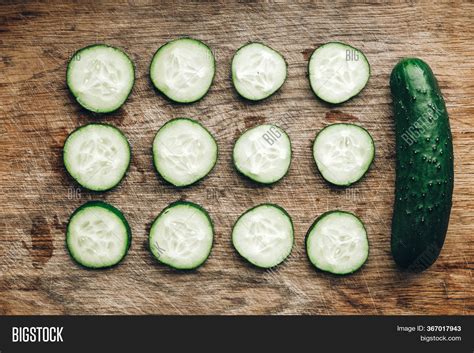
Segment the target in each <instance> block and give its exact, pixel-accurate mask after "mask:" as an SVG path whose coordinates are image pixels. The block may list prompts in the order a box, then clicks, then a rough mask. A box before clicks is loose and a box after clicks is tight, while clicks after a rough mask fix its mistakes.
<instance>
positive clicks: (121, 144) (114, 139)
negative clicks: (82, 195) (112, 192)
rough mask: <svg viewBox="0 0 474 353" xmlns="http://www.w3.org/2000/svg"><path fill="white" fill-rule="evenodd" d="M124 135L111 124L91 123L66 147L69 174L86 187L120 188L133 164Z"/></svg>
mask: <svg viewBox="0 0 474 353" xmlns="http://www.w3.org/2000/svg"><path fill="white" fill-rule="evenodd" d="M130 158H131V150H130V145H129V143H128V141H127V138H126V137H125V135H124V134H123V133H122V132H121V131H120V130H119V129H117V128H116V127H114V126H112V125H108V124H100V123H91V124H87V125H84V126H81V127H79V128H77V129H76V130H74V131H73V132H72V133H71V134H70V135H69V136H68V138H67V139H66V142H65V143H64V147H63V161H64V166H65V167H66V170H67V171H68V173H69V174H70V175H71V176H72V177H73V178H74V179H75V180H76V181H77V182H78V183H79V184H80V185H81V186H83V187H84V188H86V189H89V190H93V191H106V190H109V189H112V188H113V187H115V186H117V185H118V184H119V183H120V181H121V180H122V179H123V177H124V176H125V173H126V172H127V170H128V167H129V165H130Z"/></svg>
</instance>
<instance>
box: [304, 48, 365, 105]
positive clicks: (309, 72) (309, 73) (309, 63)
mask: <svg viewBox="0 0 474 353" xmlns="http://www.w3.org/2000/svg"><path fill="white" fill-rule="evenodd" d="M330 44H340V45H345V46H346V47H349V48H351V49H353V50H356V51H357V52H358V53H360V54H361V55H362V57H363V58H364V60H365V62H366V63H367V66H368V68H369V78H368V79H367V82H366V83H365V85H364V87H362V89H361V90H360V91H359V92H357V93H355V94H354V95H352V96H350V97H349V98H347V99H346V100H345V101H342V102H336V103H334V102H329V101H327V100H324V99H322V98H321V97H320V96H318V94H317V93H316V92H315V91H314V89H313V86H312V85H311V69H310V68H311V59H312V57H313V55H314V54H315V53H316V51H317V50H318V49H320V48H322V47H324V46H326V45H330ZM307 67H308V74H307V76H308V83H309V88H310V89H311V91H312V92H313V93H314V95H315V96H316V97H317V98H318V99H320V100H321V101H323V102H325V103H328V104H331V105H337V104H342V103H345V102H347V101H349V100H351V99H352V98H354V97H355V96H357V95H358V94H359V93H360V92H362V91H363V90H364V88H365V87H366V86H367V83H369V80H370V76H371V75H372V72H371V67H370V63H369V60H368V59H367V57H366V56H365V54H364V52H363V51H362V50H360V49H357V48H355V47H353V46H352V45H349V44H347V43H343V42H336V41H334V42H327V43H324V44H321V45H320V46H319V47H317V48H316V49H314V51H313V52H312V53H311V56H310V57H309V60H308V66H307Z"/></svg>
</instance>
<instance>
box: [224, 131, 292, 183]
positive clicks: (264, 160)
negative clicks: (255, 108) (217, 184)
mask: <svg viewBox="0 0 474 353" xmlns="http://www.w3.org/2000/svg"><path fill="white" fill-rule="evenodd" d="M232 157H233V161H234V165H235V167H236V169H237V170H238V171H239V172H240V173H241V174H243V175H245V176H246V177H248V178H249V179H251V180H253V181H256V182H258V183H261V184H272V183H275V182H277V181H278V180H280V179H281V178H283V177H284V176H285V175H286V173H287V172H288V169H289V168H290V163H291V142H290V138H289V137H288V135H287V134H286V132H285V131H284V130H283V129H281V128H279V127H278V126H276V125H270V124H264V125H259V126H256V127H254V128H251V129H249V130H247V131H246V132H244V133H243V134H242V135H241V136H240V137H239V138H238V140H237V142H236V143H235V145H234V150H233V153H232Z"/></svg>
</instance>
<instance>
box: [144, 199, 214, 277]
mask: <svg viewBox="0 0 474 353" xmlns="http://www.w3.org/2000/svg"><path fill="white" fill-rule="evenodd" d="M179 205H185V206H189V207H194V208H195V209H197V210H199V211H201V212H202V213H204V214H205V215H206V217H207V219H208V220H209V224H210V225H211V229H212V243H211V248H210V250H209V254H208V255H207V257H206V258H205V259H204V260H203V261H202V262H201V263H198V264H196V266H194V267H191V268H189V267H184V268H182V267H176V266H173V265H171V264H169V263H165V262H162V261H161V260H160V259H159V258H158V257H157V256H156V255H155V253H154V252H153V250H152V246H153V244H152V243H151V230H152V229H153V226H154V225H155V223H156V221H157V220H158V219H159V218H160V217H161V215H162V214H164V213H165V212H166V211H168V210H169V209H170V208H173V207H175V206H179ZM213 247H214V223H213V222H212V219H211V216H209V213H208V212H207V211H206V209H204V208H203V207H202V206H200V205H198V204H196V203H194V202H190V201H183V200H178V201H175V202H172V203H170V204H169V205H168V206H166V207H165V208H164V209H163V210H162V211H161V212H160V214H159V215H158V216H156V218H155V219H154V221H153V223H152V224H151V227H150V232H149V233H148V248H149V250H150V252H151V254H152V255H153V258H154V259H155V260H156V261H158V262H159V263H160V264H163V265H166V266H169V267H170V268H173V269H175V270H178V271H193V270H196V269H197V268H198V267H201V266H202V265H203V264H204V263H205V262H206V261H207V259H209V256H211V252H212V248H213Z"/></svg>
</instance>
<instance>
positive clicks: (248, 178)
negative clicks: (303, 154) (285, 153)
mask: <svg viewBox="0 0 474 353" xmlns="http://www.w3.org/2000/svg"><path fill="white" fill-rule="evenodd" d="M261 125H273V126H275V127H276V128H278V129H279V130H281V131H282V132H283V133H284V134H285V135H286V137H287V138H288V141H289V142H290V165H289V166H288V169H287V171H286V173H285V174H283V175H282V176H281V178H279V179H277V180H274V181H271V182H268V183H266V182H263V181H258V180H256V179H253V178H252V177H250V176H249V175H247V174H245V173H244V172H243V171H241V170H240V169H239V168H238V167H237V162H236V161H235V158H234V150H235V146H236V145H237V142H238V141H239V139H240V138H241V137H242V136H244V135H245V134H246V133H247V132H249V131H250V130H252V129H255V128H257V127H259V126H261ZM261 125H256V126H253V127H251V128H248V129H247V130H245V131H244V132H243V133H242V134H240V136H239V137H238V138H237V140H235V142H234V147H232V164H233V165H234V168H235V170H236V171H237V173H238V174H239V175H241V176H243V177H244V178H245V179H247V180H249V181H250V182H251V183H253V184H254V185H255V186H262V185H265V186H271V185H273V184H276V183H278V182H279V181H280V180H282V179H283V178H285V177H286V176H287V174H288V173H289V172H290V168H291V161H292V159H293V145H292V144H291V139H290V135H288V134H287V132H286V131H285V130H283V128H281V127H279V126H278V125H275V124H271V123H269V124H261Z"/></svg>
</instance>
